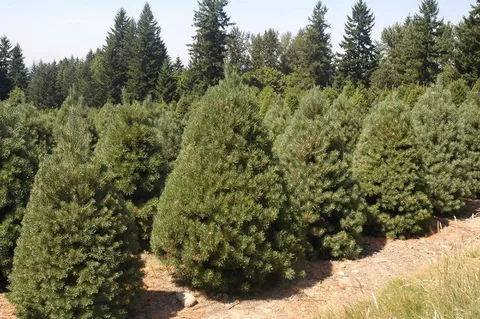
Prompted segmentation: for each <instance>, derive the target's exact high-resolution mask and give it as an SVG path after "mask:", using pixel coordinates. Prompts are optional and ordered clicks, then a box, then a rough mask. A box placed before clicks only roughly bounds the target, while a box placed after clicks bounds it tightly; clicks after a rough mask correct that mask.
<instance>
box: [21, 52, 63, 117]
mask: <svg viewBox="0 0 480 319" xmlns="http://www.w3.org/2000/svg"><path fill="white" fill-rule="evenodd" d="M57 76H58V66H57V63H56V62H53V63H43V62H42V61H40V63H38V64H37V65H34V66H33V69H32V73H31V81H30V86H29V92H28V96H29V98H30V101H32V103H33V104H34V105H35V106H36V107H37V108H38V109H57V108H59V107H60V105H61V103H62V96H61V94H60V92H61V91H60V88H59V86H58V82H57Z"/></svg>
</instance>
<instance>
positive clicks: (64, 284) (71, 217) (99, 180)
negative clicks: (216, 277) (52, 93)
mask: <svg viewBox="0 0 480 319" xmlns="http://www.w3.org/2000/svg"><path fill="white" fill-rule="evenodd" d="M65 108H68V110H67V111H65V113H68V115H67V119H66V122H65V126H64V127H63V128H62V129H59V130H57V131H56V140H57V142H58V144H57V146H56V148H55V151H54V154H53V156H48V157H46V158H45V159H44V161H43V162H42V164H41V167H40V170H39V172H38V174H37V177H36V179H35V184H34V186H33V189H32V193H31V197H30V201H29V203H28V206H27V212H26V214H25V217H24V220H23V228H22V235H21V237H20V239H19V241H18V246H17V248H16V250H15V257H14V269H13V272H12V274H11V277H10V280H11V285H10V289H11V293H10V294H9V295H8V297H9V298H10V300H11V301H12V302H13V303H14V304H15V305H16V309H17V316H19V317H21V318H72V319H73V318H126V317H127V314H128V312H129V311H130V310H131V309H132V308H133V307H134V306H135V301H136V300H137V298H138V294H139V292H140V290H141V287H142V273H141V271H140V268H141V266H142V263H141V260H140V256H139V247H138V242H137V238H136V236H135V232H134V228H135V225H134V221H133V216H132V215H131V214H130V213H129V211H128V210H126V208H125V203H124V201H123V199H122V198H121V196H120V195H119V194H118V193H117V191H116V190H115V188H114V187H113V184H112V183H111V182H110V181H109V180H108V178H107V177H106V176H105V169H104V168H103V167H102V166H101V165H100V164H99V163H98V162H95V161H93V160H92V158H91V136H90V134H89V132H88V124H87V123H86V122H85V121H84V118H85V114H84V113H85V109H84V108H83V107H82V106H81V105H78V106H77V107H73V106H70V105H66V106H65Z"/></svg>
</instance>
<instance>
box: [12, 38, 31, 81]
mask: <svg viewBox="0 0 480 319" xmlns="http://www.w3.org/2000/svg"><path fill="white" fill-rule="evenodd" d="M11 55H12V60H11V61H10V74H9V76H10V80H11V83H12V87H13V88H16V87H18V88H20V89H22V90H26V89H27V85H28V69H27V67H26V66H25V61H24V60H25V58H24V56H23V51H22V48H21V47H20V45H18V44H17V45H16V46H14V47H13V49H12V51H11Z"/></svg>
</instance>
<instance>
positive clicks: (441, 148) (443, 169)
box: [412, 87, 473, 213]
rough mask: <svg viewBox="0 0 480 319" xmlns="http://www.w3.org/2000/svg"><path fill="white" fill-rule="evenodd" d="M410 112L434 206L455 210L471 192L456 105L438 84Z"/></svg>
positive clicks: (448, 93)
mask: <svg viewBox="0 0 480 319" xmlns="http://www.w3.org/2000/svg"><path fill="white" fill-rule="evenodd" d="M412 116H413V128H414V132H415V136H416V138H417V145H418V149H419V151H420V154H421V155H422V159H423V162H424V164H425V168H426V172H425V179H426V182H427V184H428V187H429V196H430V200H431V202H432V204H433V207H434V209H435V211H436V212H439V213H449V212H455V211H457V210H459V209H460V208H462V207H463V206H464V204H465V201H466V198H467V197H468V196H470V195H471V192H470V187H469V183H468V171H469V163H468V153H467V150H466V148H465V144H464V143H463V141H462V132H461V127H460V125H459V123H460V122H459V114H458V109H457V106H456V105H455V104H454V103H453V101H452V98H451V94H450V92H448V90H445V89H444V88H443V87H437V88H436V89H429V90H427V92H426V93H425V94H424V95H423V96H422V97H421V98H420V100H419V101H418V102H417V104H416V105H415V107H414V108H413V112H412ZM472 116H473V114H472Z"/></svg>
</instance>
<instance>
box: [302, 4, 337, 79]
mask: <svg viewBox="0 0 480 319" xmlns="http://www.w3.org/2000/svg"><path fill="white" fill-rule="evenodd" d="M327 11H328V10H327V7H326V6H325V5H324V4H323V3H322V1H321V0H319V1H318V2H317V4H316V5H315V8H314V10H313V14H312V16H311V17H310V18H309V21H310V24H309V25H308V26H307V28H306V33H305V37H306V40H307V47H308V49H307V51H306V53H307V57H308V58H307V60H308V65H307V66H306V67H307V69H308V73H309V74H310V76H311V77H312V78H313V79H314V81H315V84H316V85H319V86H322V87H325V86H327V85H329V84H331V83H332V82H333V71H334V68H333V63H332V60H333V53H332V44H331V39H330V33H328V32H327V29H328V28H329V27H330V26H329V25H328V23H327V21H326V19H325V15H326V14H327Z"/></svg>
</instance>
